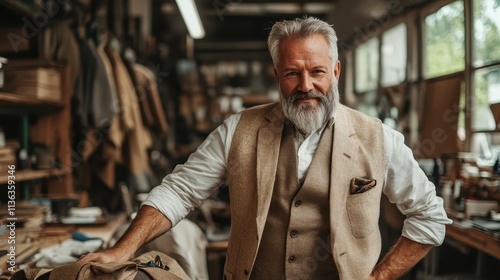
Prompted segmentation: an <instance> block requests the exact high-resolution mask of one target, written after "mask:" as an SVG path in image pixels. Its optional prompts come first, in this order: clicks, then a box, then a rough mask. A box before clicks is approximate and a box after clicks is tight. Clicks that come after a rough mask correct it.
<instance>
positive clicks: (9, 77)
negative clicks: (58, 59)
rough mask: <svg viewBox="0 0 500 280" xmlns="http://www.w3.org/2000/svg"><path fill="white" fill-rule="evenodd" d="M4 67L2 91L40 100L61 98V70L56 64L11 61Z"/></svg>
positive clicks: (57, 99)
mask: <svg viewBox="0 0 500 280" xmlns="http://www.w3.org/2000/svg"><path fill="white" fill-rule="evenodd" d="M11 62H12V63H9V64H8V66H7V67H5V69H4V76H5V83H4V88H3V89H2V91H5V92H9V93H14V94H18V95H23V96H28V97H32V98H36V99H40V100H47V101H56V102H58V101H60V100H61V72H60V68H59V67H56V66H50V65H43V64H41V63H40V62H33V63H32V64H31V65H29V63H28V62H22V63H21V62H18V63H16V62H15V61H11Z"/></svg>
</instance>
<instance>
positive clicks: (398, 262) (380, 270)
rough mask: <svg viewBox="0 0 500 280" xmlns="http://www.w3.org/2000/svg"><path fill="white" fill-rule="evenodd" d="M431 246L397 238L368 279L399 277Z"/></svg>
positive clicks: (387, 279)
mask: <svg viewBox="0 0 500 280" xmlns="http://www.w3.org/2000/svg"><path fill="white" fill-rule="evenodd" d="M433 247H434V246H432V245H425V244H420V243H417V242H415V241H412V240H410V239H408V238H405V237H401V238H399V240H398V241H397V242H396V244H395V245H394V246H393V247H392V248H391V250H390V251H389V252H388V253H387V255H385V257H384V258H383V259H382V261H381V262H380V263H379V264H378V265H377V266H376V267H375V268H374V269H373V271H372V273H371V274H370V276H369V277H368V280H392V279H399V278H400V277H401V276H403V275H405V274H406V273H407V272H408V271H410V269H411V268H412V267H414V266H415V265H416V264H417V263H418V262H419V261H420V260H421V259H422V258H423V257H425V255H427V253H429V251H430V250H431V249H432V248H433Z"/></svg>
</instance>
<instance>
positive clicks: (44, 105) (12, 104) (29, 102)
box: [0, 92, 64, 113]
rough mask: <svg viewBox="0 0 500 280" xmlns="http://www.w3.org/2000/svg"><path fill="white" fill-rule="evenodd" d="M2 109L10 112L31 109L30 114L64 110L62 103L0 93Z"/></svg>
mask: <svg viewBox="0 0 500 280" xmlns="http://www.w3.org/2000/svg"><path fill="white" fill-rule="evenodd" d="M0 107H2V111H3V109H6V110H8V111H9V109H10V111H12V110H22V109H25V110H26V109H29V111H30V113H31V112H33V111H35V112H43V111H52V110H60V109H63V108H64V105H63V104H62V103H61V102H57V101H50V100H40V99H36V98H31V97H27V96H20V95H19V94H14V93H8V92H0Z"/></svg>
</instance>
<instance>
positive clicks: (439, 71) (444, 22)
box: [424, 1, 465, 78]
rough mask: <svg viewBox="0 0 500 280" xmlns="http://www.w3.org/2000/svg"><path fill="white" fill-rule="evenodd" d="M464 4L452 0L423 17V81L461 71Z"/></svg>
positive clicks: (463, 64)
mask: <svg viewBox="0 0 500 280" xmlns="http://www.w3.org/2000/svg"><path fill="white" fill-rule="evenodd" d="M464 38H465V33H464V4H463V1H455V2H453V3H450V4H448V5H446V6H443V7H441V8H440V9H439V10H438V11H437V12H435V13H433V14H430V15H428V16H427V17H426V18H425V46H424V48H425V49H424V51H425V69H424V76H425V77H426V78H431V77H437V76H442V75H446V74H450V73H455V72H459V71H462V70H464V66H465V47H464Z"/></svg>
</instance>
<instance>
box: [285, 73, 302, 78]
mask: <svg viewBox="0 0 500 280" xmlns="http://www.w3.org/2000/svg"><path fill="white" fill-rule="evenodd" d="M298 75H299V73H298V72H288V73H286V74H285V77H294V76H298Z"/></svg>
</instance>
